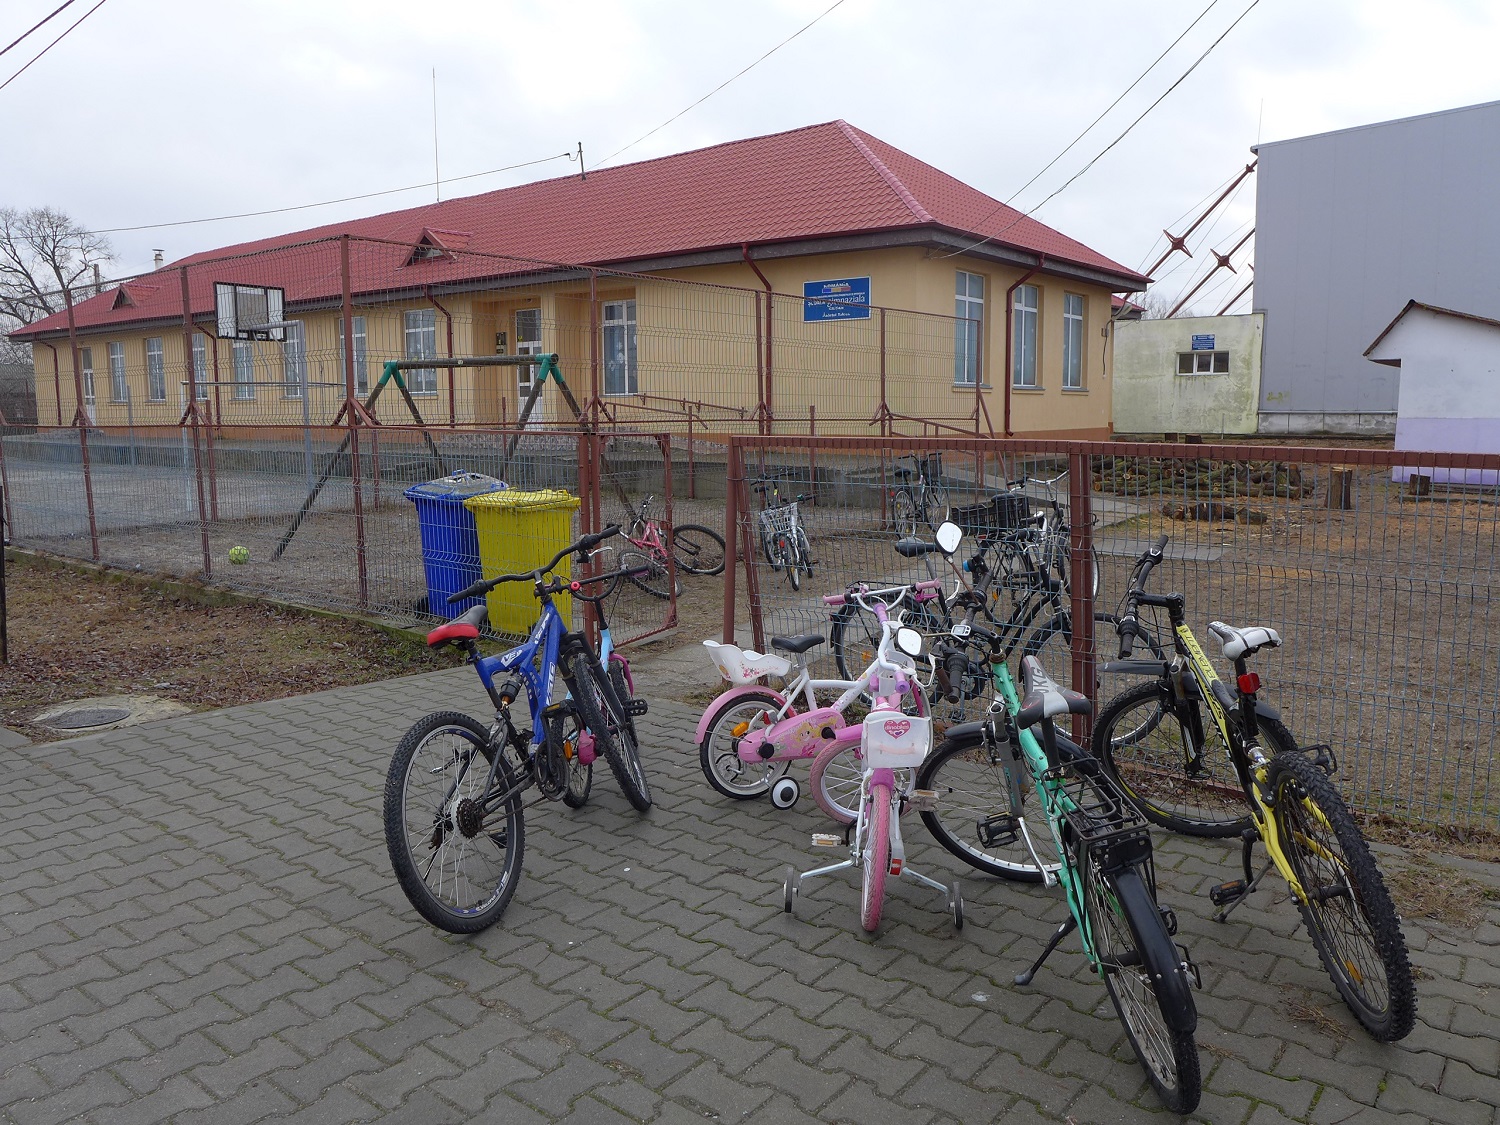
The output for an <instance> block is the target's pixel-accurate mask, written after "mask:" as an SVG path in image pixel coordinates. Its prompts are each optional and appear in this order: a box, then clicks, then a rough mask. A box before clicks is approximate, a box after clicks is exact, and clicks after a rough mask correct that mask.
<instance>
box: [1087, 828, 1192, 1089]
mask: <svg viewBox="0 0 1500 1125" xmlns="http://www.w3.org/2000/svg"><path fill="white" fill-rule="evenodd" d="M1084 868H1085V869H1084V872H1083V876H1084V891H1083V898H1084V909H1085V911H1086V913H1087V915H1088V926H1089V935H1090V937H1091V939H1092V942H1093V947H1094V954H1095V956H1096V957H1097V958H1098V961H1099V970H1100V973H1101V975H1102V976H1103V977H1104V987H1105V989H1106V990H1107V991H1108V992H1109V998H1110V1000H1111V1001H1112V1002H1113V1003H1114V1006H1115V1012H1116V1014H1118V1015H1119V1017H1120V1022H1121V1023H1122V1024H1124V1025H1125V1034H1126V1036H1127V1037H1128V1038H1129V1039H1130V1045H1131V1046H1132V1047H1133V1048H1135V1054H1136V1057H1137V1058H1138V1059H1140V1060H1141V1065H1142V1066H1143V1067H1145V1068H1146V1075H1147V1077H1149V1078H1150V1079H1151V1085H1152V1086H1153V1087H1155V1089H1156V1093H1157V1095H1158V1096H1159V1097H1160V1098H1161V1100H1162V1104H1163V1105H1165V1106H1166V1107H1167V1108H1168V1109H1170V1110H1172V1111H1174V1112H1176V1113H1189V1112H1191V1111H1192V1110H1193V1109H1194V1108H1195V1107H1196V1106H1197V1104H1198V1098H1199V1096H1200V1094H1201V1093H1202V1076H1201V1072H1200V1068H1199V1065H1198V1045H1197V1043H1196V1042H1195V1041H1194V1032H1195V1031H1196V1030H1197V1026H1198V1012H1197V1008H1196V1006H1195V1005H1194V1004H1193V996H1192V993H1191V992H1190V991H1189V990H1188V982H1187V978H1186V975H1185V973H1184V971H1183V969H1182V967H1181V964H1180V963H1179V962H1180V958H1179V957H1178V954H1177V947H1176V946H1174V945H1173V944H1172V938H1171V935H1169V934H1168V933H1167V927H1166V923H1165V922H1163V920H1162V916H1161V911H1160V910H1158V909H1157V906H1156V902H1155V900H1154V899H1153V898H1152V897H1151V892H1150V891H1149V890H1148V889H1147V887H1146V883H1145V880H1144V879H1142V877H1141V873H1140V871H1139V870H1137V869H1136V868H1133V867H1126V868H1123V869H1121V870H1118V871H1112V872H1111V871H1105V870H1104V869H1103V868H1101V867H1099V866H1098V865H1097V864H1096V863H1095V862H1094V860H1093V858H1092V856H1090V857H1089V858H1087V859H1085V861H1084Z"/></svg>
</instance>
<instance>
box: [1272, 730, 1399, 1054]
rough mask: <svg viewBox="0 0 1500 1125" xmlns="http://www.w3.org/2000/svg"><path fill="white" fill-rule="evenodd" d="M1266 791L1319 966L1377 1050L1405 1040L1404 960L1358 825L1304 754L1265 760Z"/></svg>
mask: <svg viewBox="0 0 1500 1125" xmlns="http://www.w3.org/2000/svg"><path fill="white" fill-rule="evenodd" d="M1267 784H1268V786H1269V788H1270V790H1271V802H1272V815H1273V816H1274V817H1275V818H1276V834H1277V837H1278V838H1279V839H1280V840H1281V843H1282V848H1283V851H1284V852H1285V854H1286V858H1287V860H1288V861H1289V862H1290V863H1291V866H1292V869H1293V870H1294V871H1295V872H1296V874H1297V879H1298V882H1300V883H1301V884H1302V887H1303V890H1304V891H1305V892H1307V894H1306V898H1305V899H1304V900H1302V901H1299V902H1298V904H1297V905H1298V909H1299V910H1301V912H1302V920H1303V922H1304V924H1305V925H1306V926H1307V932H1308V934H1309V936H1311V937H1312V942H1313V945H1314V947H1316V949H1317V951H1318V957H1319V958H1320V959H1321V960H1322V962H1323V967H1324V968H1325V969H1327V970H1328V975H1329V976H1330V977H1331V978H1332V979H1333V983H1334V987H1335V988H1337V989H1338V992H1339V995H1340V996H1341V997H1342V998H1343V1001H1344V1003H1345V1004H1347V1005H1348V1006H1349V1010H1350V1011H1351V1012H1353V1013H1354V1016H1355V1018H1356V1019H1358V1020H1359V1022H1360V1023H1361V1024H1362V1025H1363V1026H1364V1028H1365V1030H1366V1031H1368V1032H1369V1033H1370V1035H1371V1036H1373V1037H1374V1038H1375V1039H1376V1040H1378V1041H1379V1042H1381V1043H1391V1042H1394V1041H1396V1040H1397V1039H1402V1038H1404V1037H1405V1036H1406V1035H1407V1034H1408V1033H1409V1032H1410V1031H1411V1029H1412V1027H1413V1025H1414V1024H1415V1022H1416V1014H1417V1001H1416V987H1415V985H1414V984H1413V982H1412V974H1411V961H1410V957H1409V955H1408V953H1407V949H1406V939H1405V937H1404V936H1403V935H1402V933H1401V919H1400V918H1399V917H1398V915H1397V914H1396V907H1395V905H1394V904H1393V903H1392V902H1391V896H1390V892H1389V891H1387V890H1386V886H1385V880H1384V879H1383V878H1382V877H1381V875H1380V867H1379V866H1378V865H1377V864H1376V862H1375V857H1374V856H1373V855H1372V854H1371V853H1370V847H1369V845H1368V844H1367V843H1366V842H1365V838H1364V836H1363V835H1362V834H1361V833H1360V830H1359V826H1358V825H1356V824H1355V823H1354V817H1353V816H1352V815H1351V814H1350V812H1349V808H1348V806H1347V805H1346V804H1345V803H1344V799H1343V797H1341V796H1340V795H1339V791H1338V789H1336V788H1335V787H1334V784H1333V782H1332V781H1330V780H1329V779H1328V777H1327V776H1326V775H1325V774H1324V773H1323V771H1322V769H1321V768H1320V767H1319V766H1318V765H1317V763H1315V762H1313V761H1311V760H1310V759H1309V758H1307V757H1306V756H1305V755H1303V754H1298V753H1291V754H1278V755H1277V756H1276V757H1274V758H1272V759H1271V765H1270V768H1269V770H1268V771H1267ZM1314 814H1315V815H1314Z"/></svg>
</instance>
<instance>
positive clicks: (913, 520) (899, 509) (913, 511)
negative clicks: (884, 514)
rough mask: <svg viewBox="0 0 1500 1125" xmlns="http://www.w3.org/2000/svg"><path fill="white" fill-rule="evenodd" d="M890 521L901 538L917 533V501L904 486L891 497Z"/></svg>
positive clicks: (908, 537)
mask: <svg viewBox="0 0 1500 1125" xmlns="http://www.w3.org/2000/svg"><path fill="white" fill-rule="evenodd" d="M891 522H892V523H893V524H894V525H895V528H896V535H897V536H898V537H899V538H901V539H910V538H911V537H912V536H913V535H915V534H916V533H917V502H916V500H914V499H912V494H911V493H910V492H908V491H907V490H906V489H904V488H901V489H897V490H896V495H894V496H892V497H891Z"/></svg>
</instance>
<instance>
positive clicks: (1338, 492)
mask: <svg viewBox="0 0 1500 1125" xmlns="http://www.w3.org/2000/svg"><path fill="white" fill-rule="evenodd" d="M1327 505H1328V507H1330V508H1335V509H1337V510H1339V511H1341V512H1351V511H1353V510H1354V470H1353V469H1351V468H1349V467H1348V466H1347V465H1338V466H1335V467H1334V468H1331V469H1329V470H1328V500H1327Z"/></svg>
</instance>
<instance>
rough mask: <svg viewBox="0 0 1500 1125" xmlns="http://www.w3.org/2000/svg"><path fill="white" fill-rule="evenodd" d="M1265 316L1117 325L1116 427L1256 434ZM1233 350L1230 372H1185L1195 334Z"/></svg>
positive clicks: (1150, 431) (1153, 431) (1141, 431)
mask: <svg viewBox="0 0 1500 1125" xmlns="http://www.w3.org/2000/svg"><path fill="white" fill-rule="evenodd" d="M1264 324H1265V317H1264V316H1263V315H1262V314H1261V313H1250V314H1248V315H1245V316H1193V317H1179V318H1173V319H1169V320H1123V321H1117V322H1116V323H1115V325H1114V328H1113V331H1114V332H1115V355H1114V360H1115V363H1114V372H1115V398H1114V428H1115V432H1116V433H1123V434H1160V433H1189V434H1219V433H1224V434H1253V433H1255V424H1256V417H1257V413H1256V408H1257V403H1258V401H1259V398H1260V353H1261V338H1262V334H1263V330H1264ZM1203 335H1208V336H1213V337H1214V349H1215V350H1216V351H1227V352H1228V353H1229V373H1228V374H1227V375H1179V374H1177V356H1178V354H1179V353H1181V352H1190V351H1192V349H1193V337H1194V336H1203Z"/></svg>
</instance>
